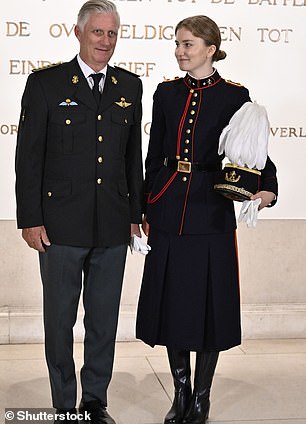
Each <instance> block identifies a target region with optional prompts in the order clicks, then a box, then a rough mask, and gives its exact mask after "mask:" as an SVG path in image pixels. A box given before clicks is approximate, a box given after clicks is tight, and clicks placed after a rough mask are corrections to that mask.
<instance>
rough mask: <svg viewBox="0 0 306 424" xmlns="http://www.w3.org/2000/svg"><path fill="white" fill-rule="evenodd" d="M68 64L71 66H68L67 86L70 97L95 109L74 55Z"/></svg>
mask: <svg viewBox="0 0 306 424" xmlns="http://www.w3.org/2000/svg"><path fill="white" fill-rule="evenodd" d="M69 65H71V66H69V68H68V86H69V89H70V90H71V97H73V98H75V99H77V100H79V101H80V102H81V103H85V104H86V106H88V107H89V108H90V109H93V110H96V109H97V104H96V102H95V99H94V97H93V95H92V92H91V89H90V87H89V85H88V82H87V81H86V78H85V77H84V74H83V72H82V70H81V68H80V67H79V64H78V61H77V59H76V57H75V58H74V59H73V60H72V61H71V62H70V63H69Z"/></svg>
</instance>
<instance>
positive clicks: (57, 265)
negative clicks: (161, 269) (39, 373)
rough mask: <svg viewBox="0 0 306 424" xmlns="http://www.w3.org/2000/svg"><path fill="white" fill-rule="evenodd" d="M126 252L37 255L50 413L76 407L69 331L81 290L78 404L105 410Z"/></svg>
mask: <svg viewBox="0 0 306 424" xmlns="http://www.w3.org/2000/svg"><path fill="white" fill-rule="evenodd" d="M126 252H127V246H126V245H120V246H116V247H111V248H83V247H72V246H60V245H51V246H50V247H48V248H47V251H46V253H40V254H39V260H40V272H41V278H42V283H43V310H44V329H45V353H46V360H47V365H48V370H49V378H50V385H51V393H52V401H53V407H55V408H63V409H66V408H67V409H70V408H74V407H75V406H76V397H77V383H76V375H75V365H74V360H73V326H74V324H75V322H76V319H77V310H78V303H79V299H80V293H81V289H82V287H83V304H84V310H85V316H84V327H85V339H84V364H83V367H82V369H81V385H82V400H83V401H85V402H88V401H91V400H100V401H101V402H102V403H103V404H104V405H105V406H106V405H107V388H108V385H109V383H110V380H111V376H112V369H113V360H114V349H115V338H116V330H117V323H118V312H119V303H120V297H121V289H122V281H123V274H124V266H125V260H126Z"/></svg>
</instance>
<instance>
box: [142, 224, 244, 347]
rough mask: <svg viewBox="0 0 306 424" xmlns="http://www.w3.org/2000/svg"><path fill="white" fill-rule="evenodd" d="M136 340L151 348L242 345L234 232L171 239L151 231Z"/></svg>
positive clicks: (174, 236)
mask: <svg viewBox="0 0 306 424" xmlns="http://www.w3.org/2000/svg"><path fill="white" fill-rule="evenodd" d="M148 243H149V244H150V246H151V248H152V250H151V251H150V253H149V254H148V255H147V256H146V260H145V266H144V274H143V280H142V286H141V291H140V296H139V303H138V312H137V322H136V337H137V338H138V339H141V340H143V341H144V342H145V343H147V344H149V345H150V346H154V345H164V346H167V347H169V348H172V349H177V350H179V349H182V350H183V349H186V350H190V351H216V350H218V351H220V350H226V349H229V348H231V347H233V346H236V345H239V344H240V343H241V325H240V295H239V275H238V258H237V246H236V234H235V232H230V233H225V234H205V235H181V236H180V235H173V234H168V233H165V232H163V231H159V230H156V229H154V228H152V227H151V228H150V235H149V239H148Z"/></svg>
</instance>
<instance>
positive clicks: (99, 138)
mask: <svg viewBox="0 0 306 424" xmlns="http://www.w3.org/2000/svg"><path fill="white" fill-rule="evenodd" d="M98 141H99V142H100V143H102V141H103V137H102V135H99V137H98Z"/></svg>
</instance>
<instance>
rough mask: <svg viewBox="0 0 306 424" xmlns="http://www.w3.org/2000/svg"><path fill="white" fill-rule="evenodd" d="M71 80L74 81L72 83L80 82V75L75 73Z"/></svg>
mask: <svg viewBox="0 0 306 424" xmlns="http://www.w3.org/2000/svg"><path fill="white" fill-rule="evenodd" d="M71 81H72V84H77V83H78V82H79V77H78V76H77V75H73V77H72V80H71Z"/></svg>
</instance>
